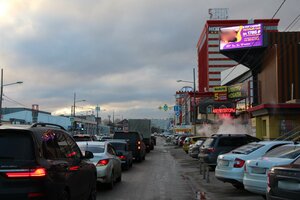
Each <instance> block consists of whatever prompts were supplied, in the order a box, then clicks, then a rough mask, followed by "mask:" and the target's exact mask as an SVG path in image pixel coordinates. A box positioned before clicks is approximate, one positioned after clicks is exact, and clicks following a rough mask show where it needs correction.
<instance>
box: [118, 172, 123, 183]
mask: <svg viewBox="0 0 300 200" xmlns="http://www.w3.org/2000/svg"><path fill="white" fill-rule="evenodd" d="M121 181H122V173H121V174H120V176H119V177H118V178H117V182H118V183H119V182H121Z"/></svg>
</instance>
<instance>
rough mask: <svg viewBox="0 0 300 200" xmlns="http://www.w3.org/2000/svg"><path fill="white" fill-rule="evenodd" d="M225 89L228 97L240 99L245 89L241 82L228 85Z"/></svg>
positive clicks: (243, 96) (244, 95)
mask: <svg viewBox="0 0 300 200" xmlns="http://www.w3.org/2000/svg"><path fill="white" fill-rule="evenodd" d="M227 90H228V98H229V99H241V98H245V97H246V91H245V89H244V86H243V84H242V83H239V84H235V85H232V86H228V88H227Z"/></svg>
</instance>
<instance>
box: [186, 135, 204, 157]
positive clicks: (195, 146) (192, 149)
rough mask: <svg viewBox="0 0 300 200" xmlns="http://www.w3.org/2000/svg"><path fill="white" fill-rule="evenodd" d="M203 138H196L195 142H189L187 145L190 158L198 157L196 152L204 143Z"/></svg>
mask: <svg viewBox="0 0 300 200" xmlns="http://www.w3.org/2000/svg"><path fill="white" fill-rule="evenodd" d="M204 141H205V140H204V139H202V140H198V141H197V142H196V143H195V144H191V145H190V147H189V156H191V157H192V158H197V159H198V154H199V152H200V147H201V145H202V144H203V143H204Z"/></svg>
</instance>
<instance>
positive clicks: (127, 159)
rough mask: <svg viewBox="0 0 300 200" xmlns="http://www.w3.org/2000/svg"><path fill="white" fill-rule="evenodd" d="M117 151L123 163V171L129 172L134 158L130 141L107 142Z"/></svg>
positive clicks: (113, 140) (114, 140)
mask: <svg viewBox="0 0 300 200" xmlns="http://www.w3.org/2000/svg"><path fill="white" fill-rule="evenodd" d="M107 141H108V142H109V143H110V144H111V145H112V146H113V147H114V148H115V150H116V152H117V156H118V157H119V158H120V160H121V163H122V169H125V170H128V169H129V168H130V167H132V162H133V156H132V151H131V150H130V145H129V141H126V140H117V139H112V140H107Z"/></svg>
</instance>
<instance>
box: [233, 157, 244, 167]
mask: <svg viewBox="0 0 300 200" xmlns="http://www.w3.org/2000/svg"><path fill="white" fill-rule="evenodd" d="M244 164H245V161H244V160H242V159H239V158H236V159H235V160H234V164H233V167H234V168H242V167H244Z"/></svg>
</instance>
